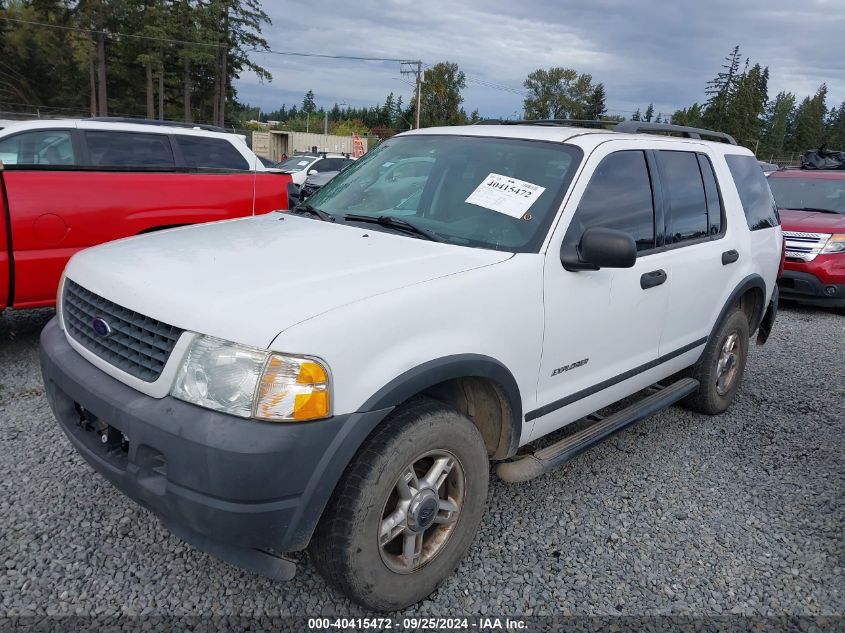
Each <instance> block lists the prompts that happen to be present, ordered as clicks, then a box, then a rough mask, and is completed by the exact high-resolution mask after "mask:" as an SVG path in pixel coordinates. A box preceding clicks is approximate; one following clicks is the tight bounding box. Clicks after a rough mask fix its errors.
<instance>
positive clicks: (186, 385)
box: [171, 336, 331, 421]
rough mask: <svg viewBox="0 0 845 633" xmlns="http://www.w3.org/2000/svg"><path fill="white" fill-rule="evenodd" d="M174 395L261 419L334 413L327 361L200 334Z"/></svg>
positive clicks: (313, 417)
mask: <svg viewBox="0 0 845 633" xmlns="http://www.w3.org/2000/svg"><path fill="white" fill-rule="evenodd" d="M171 395H173V396H174V397H176V398H179V399H180V400H185V401H186V402H190V403H192V404H196V405H199V406H201V407H206V408H209V409H214V410H216V411H223V412H225V413H229V414H232V415H237V416H241V417H244V418H249V417H253V418H257V419H259V420H270V421H304V420H317V419H320V418H325V417H328V416H329V415H331V406H330V405H331V402H330V394H329V372H328V369H327V367H326V366H325V365H324V364H323V363H322V362H321V361H319V360H317V359H316V358H307V357H302V356H288V355H286V354H276V353H273V352H268V351H266V350H260V349H255V348H253V347H246V346H244V345H237V344H235V343H230V342H228V341H224V340H221V339H218V338H212V337H210V336H200V337H197V338H196V339H194V342H193V343H192V344H191V347H190V349H189V350H188V353H187V355H186V356H185V360H184V361H183V362H182V366H181V367H180V368H179V372H178V374H177V377H176V383H175V384H174V386H173V389H172V391H171Z"/></svg>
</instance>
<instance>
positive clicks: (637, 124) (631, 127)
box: [613, 121, 737, 145]
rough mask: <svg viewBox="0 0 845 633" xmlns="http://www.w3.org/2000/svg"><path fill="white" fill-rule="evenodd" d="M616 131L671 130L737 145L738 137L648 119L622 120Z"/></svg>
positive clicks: (686, 135)
mask: <svg viewBox="0 0 845 633" xmlns="http://www.w3.org/2000/svg"><path fill="white" fill-rule="evenodd" d="M613 129H614V131H616V132H625V133H627V134H638V133H640V132H669V133H675V134H681V135H683V136H685V137H687V138H695V139H702V138H704V139H705V140H706V139H707V138H713V139H717V140H719V141H721V142H722V143H730V144H731V145H736V144H737V143H736V139H735V138H734V137H733V136H731V135H730V134H725V133H724V132H715V131H714V130H705V129H702V128H698V127H689V126H686V125H672V124H671V123H648V122H647V121H622V122H621V123H619V124H617V125H616V127H615V128H613Z"/></svg>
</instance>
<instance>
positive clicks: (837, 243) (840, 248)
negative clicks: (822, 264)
mask: <svg viewBox="0 0 845 633" xmlns="http://www.w3.org/2000/svg"><path fill="white" fill-rule="evenodd" d="M821 252H822V253H845V233H837V234H835V235H831V236H830V239H828V240H827V243H826V244H825V245H824V248H822V250H821Z"/></svg>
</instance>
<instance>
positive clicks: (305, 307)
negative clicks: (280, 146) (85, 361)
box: [66, 213, 512, 351]
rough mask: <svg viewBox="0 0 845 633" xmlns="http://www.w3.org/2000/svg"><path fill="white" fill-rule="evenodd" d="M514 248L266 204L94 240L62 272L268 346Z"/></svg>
mask: <svg viewBox="0 0 845 633" xmlns="http://www.w3.org/2000/svg"><path fill="white" fill-rule="evenodd" d="M511 256H512V255H511V253H505V252H499V251H492V250H484V249H477V248H467V247H462V246H454V245H450V244H442V243H439V242H429V241H426V240H422V239H417V238H414V237H406V236H402V235H397V234H392V233H385V232H380V231H375V230H365V229H361V228H357V227H353V226H349V225H344V224H332V223H329V222H321V221H319V220H315V219H309V218H303V217H298V216H295V215H290V214H287V213H285V214H280V213H270V214H268V215H262V216H258V217H254V218H246V219H241V220H229V221H224V222H215V223H212V224H204V225H199V226H191V227H184V228H178V229H171V230H168V231H161V232H159V233H152V234H149V235H143V236H139V237H133V238H129V239H125V240H120V241H117V242H111V243H109V244H103V245H101V246H96V247H94V248H90V249H87V250H85V251H82V252H80V253H78V254H77V255H75V256H74V257H73V258H72V259H71V261H70V263H69V264H68V267H67V269H66V274H67V276H68V278H70V279H72V280H73V281H75V282H76V283H78V284H80V285H81V286H83V287H85V288H87V289H88V290H90V291H92V292H94V293H96V294H98V295H100V296H102V297H105V298H107V299H109V300H110V301H114V302H115V303H117V304H119V305H121V306H124V307H126V308H130V309H132V310H135V311H136V312H140V313H141V314H144V315H147V316H150V317H153V318H155V319H157V320H159V321H164V322H165V323H169V324H171V325H175V326H178V327H180V328H183V329H186V330H192V331H195V332H200V333H202V334H208V335H211V336H217V337H220V338H223V339H227V340H230V341H235V342H238V343H244V344H247V345H253V346H255V347H267V346H268V345H269V344H270V342H271V341H272V340H273V338H275V336H276V335H277V334H278V333H279V332H281V331H282V330H285V329H287V328H288V327H290V326H292V325H294V324H296V323H299V322H301V321H303V320H305V319H309V318H312V317H314V316H317V315H319V314H322V313H323V312H327V311H329V310H332V309H333V308H337V307H340V306H342V305H346V304H349V303H352V302H355V301H361V300H363V299H366V298H367V297H372V296H374V295H378V294H382V293H385V292H390V291H392V290H396V289H399V288H403V287H405V286H409V285H412V284H418V283H421V282H424V281H429V280H432V279H436V278H438V277H443V276H446V275H453V274H455V273H460V272H463V271H467V270H471V269H473V268H478V267H481V266H488V265H490V264H495V263H498V262H501V261H504V260H506V259H508V258H510V257H511ZM377 320H378V316H377V315H374V316H373V321H374V323H377ZM289 351H302V350H289Z"/></svg>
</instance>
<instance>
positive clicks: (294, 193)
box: [288, 182, 302, 209]
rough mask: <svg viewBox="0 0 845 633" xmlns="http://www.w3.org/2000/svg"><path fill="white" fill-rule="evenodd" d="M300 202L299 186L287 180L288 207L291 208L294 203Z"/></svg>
mask: <svg viewBox="0 0 845 633" xmlns="http://www.w3.org/2000/svg"><path fill="white" fill-rule="evenodd" d="M300 202H302V199H301V197H300V192H299V186H298V185H296V184H294V183H292V182H289V183H288V209H293V208H294V207H295V206H296V205H298V204H299V203H300Z"/></svg>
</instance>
